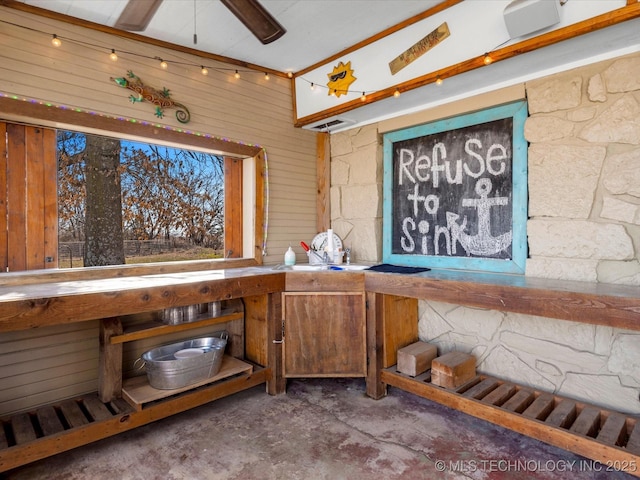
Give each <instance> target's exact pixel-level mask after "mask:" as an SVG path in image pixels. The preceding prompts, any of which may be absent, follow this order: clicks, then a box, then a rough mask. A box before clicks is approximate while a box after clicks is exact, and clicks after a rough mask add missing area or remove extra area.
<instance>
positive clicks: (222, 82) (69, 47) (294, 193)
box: [0, 6, 317, 415]
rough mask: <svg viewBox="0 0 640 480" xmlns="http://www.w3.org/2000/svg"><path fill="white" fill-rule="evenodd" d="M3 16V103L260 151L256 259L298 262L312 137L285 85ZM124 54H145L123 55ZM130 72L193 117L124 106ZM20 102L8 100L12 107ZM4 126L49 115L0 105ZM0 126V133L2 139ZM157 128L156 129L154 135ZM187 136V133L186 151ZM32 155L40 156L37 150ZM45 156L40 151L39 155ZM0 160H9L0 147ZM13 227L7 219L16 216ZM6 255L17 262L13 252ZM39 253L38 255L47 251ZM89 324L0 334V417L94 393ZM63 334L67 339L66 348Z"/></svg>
mask: <svg viewBox="0 0 640 480" xmlns="http://www.w3.org/2000/svg"><path fill="white" fill-rule="evenodd" d="M0 17H1V18H2V19H3V20H4V21H6V22H7V23H2V24H0V65H2V68H0V95H7V97H3V98H4V99H5V100H7V99H8V98H13V97H14V96H15V97H16V98H25V99H28V100H29V101H34V102H38V103H40V104H47V103H51V104H52V105H53V106H52V107H51V109H52V110H53V109H55V106H56V105H60V106H65V107H67V108H79V109H80V110H83V111H92V112H96V113H97V114H98V116H101V115H108V116H113V117H125V118H132V119H138V120H140V121H144V122H149V123H152V124H155V123H158V124H160V125H162V126H166V127H167V128H173V129H178V128H181V129H184V130H185V131H187V130H188V131H189V132H198V133H199V136H198V137H197V138H202V136H203V135H210V136H212V137H214V138H219V139H223V140H224V141H225V142H226V141H232V142H238V143H241V144H245V145H259V146H260V147H262V148H264V149H265V152H266V158H267V162H268V170H267V171H265V172H264V176H265V179H267V180H268V191H269V199H268V202H265V200H264V199H256V205H255V208H262V206H263V205H265V204H267V203H268V206H269V215H268V229H269V230H268V244H267V250H266V251H267V255H266V256H265V257H264V259H263V260H264V262H265V263H266V264H269V263H271V264H275V263H279V262H282V256H283V254H284V252H285V250H286V248H287V247H288V245H289V244H290V243H291V244H292V245H294V248H296V249H298V250H299V254H300V258H301V260H302V258H303V255H302V250H301V249H300V248H299V247H297V245H298V244H299V241H300V240H304V241H306V242H307V243H309V242H310V241H311V239H312V238H313V236H314V235H315V234H316V233H317V230H316V187H317V177H316V134H315V133H314V132H310V131H307V130H302V129H298V128H294V127H293V120H292V119H293V111H292V105H293V102H292V99H291V95H292V93H291V80H290V79H288V78H286V77H284V76H277V75H271V78H270V80H268V81H267V80H265V79H264V74H263V72H253V73H250V72H246V73H245V69H243V68H240V73H241V78H240V79H235V78H234V76H233V73H234V71H235V69H236V68H238V67H237V66H233V65H227V64H224V63H221V62H219V61H215V60H209V59H204V60H203V59H201V58H200V57H198V56H196V55H194V54H193V53H189V52H179V51H174V50H170V49H168V48H165V47H160V46H153V45H149V44H145V43H140V42H136V41H135V40H132V39H126V38H121V37H115V36H111V35H109V34H107V33H105V32H97V31H92V30H88V29H85V28H82V27H80V26H78V25H73V24H68V23H64V22H60V21H56V20H54V19H47V18H42V17H38V16H35V15H32V14H30V13H27V12H22V11H18V10H14V9H10V8H6V7H3V6H0ZM16 25H20V26H23V27H26V28H20V27H18V26H16ZM42 32H55V33H56V34H57V35H58V36H59V37H60V38H68V39H76V40H79V41H84V42H88V43H91V44H93V45H104V46H108V49H105V50H104V51H103V50H101V49H100V48H89V47H87V46H83V45H81V44H78V43H75V42H73V41H63V44H62V46H61V47H60V48H54V47H52V46H51V34H49V33H42ZM111 48H113V49H115V50H116V51H118V55H119V59H118V61H117V62H112V61H111V60H109V56H108V53H109V52H110V51H111V50H110V49H111ZM120 52H123V53H122V54H121V53H120ZM124 52H135V53H137V54H140V55H144V56H133V55H126V54H125V53H124ZM156 56H159V57H162V58H165V59H167V60H168V61H169V62H171V61H177V62H185V63H187V64H189V63H190V64H194V63H195V64H196V65H201V64H203V63H204V64H206V65H207V66H208V67H210V68H209V75H207V76H206V77H205V76H204V75H202V74H201V73H200V69H199V67H190V66H188V65H178V64H176V63H170V64H169V68H168V69H167V70H162V69H161V68H159V65H158V62H157V60H155V59H154V57H156ZM128 70H132V71H133V72H134V73H135V74H136V75H138V76H139V77H140V78H141V79H142V80H143V81H144V82H145V83H146V84H148V85H150V86H153V87H156V88H162V87H166V88H168V89H169V90H170V91H171V94H172V98H173V99H175V101H178V102H180V103H183V104H184V105H187V106H188V108H189V110H190V113H191V121H190V122H189V124H188V125H186V126H185V125H182V124H179V123H178V122H177V120H176V118H175V111H173V110H167V111H166V112H165V117H164V118H163V119H158V118H156V117H155V115H154V107H153V105H151V104H149V103H145V102H142V103H136V104H133V103H131V102H130V101H129V99H128V97H129V95H130V93H131V92H130V91H129V90H127V89H124V88H121V87H119V86H118V85H116V84H115V83H114V82H113V81H111V77H114V78H117V77H122V76H124V75H126V73H127V71H128ZM22 101H23V100H15V102H17V103H18V105H20V102H22ZM87 115H89V114H87ZM2 121H10V122H12V123H26V124H32V125H36V126H49V127H56V126H57V125H54V124H53V120H52V119H51V118H39V119H38V118H36V119H34V118H25V117H21V116H18V117H16V116H15V115H14V114H12V115H7V114H6V112H4V113H3V112H2V111H1V110H0V125H1V123H2ZM65 127H71V125H65ZM80 127H81V125H80ZM3 128H4V127H3V126H0V135H1V136H2V138H4V131H2V129H3ZM161 130H162V127H161V128H158V131H161ZM195 137H196V135H193V134H190V133H185V134H184V145H188V143H189V141H190V139H191V138H195ZM0 145H1V146H0V149H4V148H5V142H0ZM31 148H33V147H31ZM221 153H223V154H224V153H228V152H224V151H223V152H221ZM34 154H35V155H39V153H35V151H34ZM42 154H43V155H45V154H47V153H46V152H44V151H43V153H42ZM0 155H2V158H6V154H3V151H2V150H0ZM25 168H27V166H25ZM29 168H30V167H29ZM52 173H53V174H54V175H55V172H51V171H47V170H45V172H44V175H45V176H46V175H51V174H52ZM6 174H7V171H6V169H5V168H0V190H2V189H3V188H5V186H6V181H5V179H3V178H2V176H3V175H6ZM27 174H29V179H28V185H29V187H28V188H29V189H31V188H32V186H31V182H32V178H31V177H33V175H34V173H29V172H27V171H25V175H27ZM38 175H39V174H38ZM54 185H56V181H55V177H53V176H51V177H50V178H49V179H48V180H46V181H45V183H44V184H42V185H40V187H38V188H40V189H41V191H42V192H43V194H44V195H45V197H46V198H50V197H47V194H48V193H47V192H48V190H47V189H48V188H51V187H53V186H54ZM25 188H26V186H25ZM33 188H36V187H33ZM6 198H7V195H6V192H1V191H0V245H2V244H6V243H7V240H6V238H5V239H4V241H3V239H2V235H6V228H4V227H6V225H5V224H2V222H5V223H6V221H5V219H6V215H5V213H6V210H4V211H3V209H6V207H7V205H6V204H5V203H3V199H6ZM35 202H37V205H39V206H38V208H40V206H41V207H42V208H44V211H45V212H48V211H49V207H50V206H52V205H53V204H52V203H51V202H50V201H49V200H46V199H45V200H41V199H38V200H35ZM24 212H26V209H25V210H23V213H24ZM43 215H45V216H46V215H47V214H46V213H45V214H43ZM27 217H29V216H27ZM12 221H15V214H14V216H13V217H12ZM29 221H30V218H29ZM38 221H39V220H38ZM51 233H52V232H50V231H49V230H48V226H46V225H45V232H44V233H43V237H41V240H40V241H41V242H44V244H45V245H47V242H51V241H52V238H54V237H53V236H51V235H50V234H51ZM25 235H26V234H25ZM25 245H26V242H25ZM261 247H262V246H261V245H259V246H257V248H261ZM45 250H47V249H46V248H45ZM234 250H235V249H234ZM47 251H48V250H47ZM12 252H13V250H12ZM12 254H13V255H14V257H15V258H17V252H13V253H12ZM39 255H40V260H41V259H42V258H43V255H45V256H46V255H49V253H44V252H43V253H40V254H39ZM54 255H55V253H54ZM23 256H24V261H25V263H26V261H27V257H28V256H29V255H28V253H27V252H26V250H25V252H24V254H23ZM0 261H2V265H3V266H5V269H6V265H7V264H8V261H9V260H8V252H7V250H4V251H3V250H2V249H1V248H0ZM30 265H35V264H33V263H30ZM0 268H2V266H0ZM90 325H91V326H90V327H89V326H88V325H85V324H84V323H79V324H74V325H73V326H65V327H56V328H51V329H45V330H40V329H38V331H33V332H17V333H15V334H12V335H4V334H3V335H2V336H0V385H2V386H3V387H2V393H1V395H2V398H0V415H5V414H8V413H13V412H16V411H22V410H27V409H29V408H32V407H33V406H37V405H41V404H46V403H49V402H54V401H57V400H59V399H63V398H67V397H70V396H75V395H79V394H82V393H85V392H90V391H93V390H95V388H96V382H97V376H98V375H97V353H98V340H97V338H98V328H97V324H94V323H91V324H90ZM45 333H46V335H45ZM47 335H49V336H51V339H52V340H51V343H47V344H46V345H44V344H43V343H42V342H43V338H42V337H43V336H47ZM70 337H72V338H73V340H69V341H67V340H68V339H69V338H70ZM163 340H168V339H163ZM148 346H149V345H146V344H144V345H139V346H138V345H127V349H126V350H125V362H128V363H130V362H131V360H132V359H134V358H135V357H136V356H137V355H138V354H139V351H140V349H143V348H147V347H148ZM69 348H71V349H72V350H73V351H74V352H75V353H74V354H73V355H71V354H70V353H69V352H68V351H67V350H68V349H69ZM41 349H44V350H45V351H46V355H45V356H44V357H43V356H40V353H41ZM49 359H51V360H52V361H53V360H56V361H57V359H66V363H65V365H66V366H65V367H64V368H62V367H60V366H54V365H52V366H51V367H49V366H48V364H49V363H51V362H50V361H49ZM62 361H64V360H62ZM129 368H130V367H129V366H128V365H127V369H129ZM5 385H7V387H6V390H5V387H4V386H5ZM9 385H11V386H9Z"/></svg>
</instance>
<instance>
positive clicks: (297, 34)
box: [19, 0, 442, 72]
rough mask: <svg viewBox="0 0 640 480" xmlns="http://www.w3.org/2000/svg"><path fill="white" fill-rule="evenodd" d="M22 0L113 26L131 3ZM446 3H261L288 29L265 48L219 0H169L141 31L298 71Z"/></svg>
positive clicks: (263, 0) (323, 0) (355, 0)
mask: <svg viewBox="0 0 640 480" xmlns="http://www.w3.org/2000/svg"><path fill="white" fill-rule="evenodd" d="M19 1H22V2H23V3H26V4H28V5H33V6H36V7H40V8H44V9H47V10H52V11H54V12H58V13H63V14H65V15H69V16H72V17H76V18H80V19H83V20H89V21H91V22H95V23H98V24H101V25H108V26H113V25H114V24H115V23H116V21H117V20H118V17H119V16H120V13H121V12H122V10H123V9H124V7H125V5H126V4H127V0H19ZM441 1H442V0H261V2H260V3H261V4H262V5H263V6H264V7H265V8H266V9H267V10H268V11H269V13H271V15H273V16H274V17H275V18H276V19H277V20H278V22H279V23H280V24H281V25H282V26H283V27H284V28H285V29H286V30H287V32H286V33H285V34H284V36H282V37H281V38H279V39H278V40H276V41H274V42H273V43H270V44H268V45H263V44H262V43H260V41H259V40H258V39H257V38H255V37H254V36H253V35H252V34H251V32H249V31H248V30H247V29H246V27H245V26H244V25H243V24H242V23H241V22H240V20H238V19H237V18H236V17H235V16H234V15H233V14H232V13H231V12H230V11H229V10H228V9H227V8H226V7H225V6H224V5H223V4H222V3H221V2H220V1H219V0H164V1H163V2H162V4H161V5H160V8H159V9H158V11H157V12H156V14H155V15H154V17H153V19H152V20H151V22H150V23H149V26H148V27H147V29H146V30H145V31H144V32H136V33H140V34H142V35H145V36H148V37H152V38H156V39H159V40H164V41H167V42H170V43H174V44H176V45H182V46H186V47H190V48H196V49H198V50H202V51H204V52H208V53H213V54H216V55H223V56H225V57H230V58H234V59H237V60H242V61H245V62H248V63H252V64H255V65H260V66H262V67H268V68H271V69H273V70H278V71H282V72H285V71H292V72H296V71H299V70H302V69H304V68H306V67H308V66H310V65H313V64H315V63H317V62H319V61H322V60H325V59H326V58H328V57H330V56H331V55H334V54H336V53H338V52H340V51H342V50H344V49H345V48H347V47H350V46H352V45H354V44H356V43H358V42H360V41H362V40H365V39H367V38H369V37H371V36H372V35H374V34H376V33H379V32H381V31H383V30H385V29H386V28H388V27H390V26H393V25H396V24H398V23H400V22H402V21H403V20H406V19H408V18H410V17H412V16H414V15H416V14H418V13H421V12H423V11H425V10H428V9H429V8H430V7H432V6H433V5H436V4H438V3H441ZM194 9H195V18H194ZM194 30H195V33H197V39H198V43H197V44H196V45H194V43H193V34H194Z"/></svg>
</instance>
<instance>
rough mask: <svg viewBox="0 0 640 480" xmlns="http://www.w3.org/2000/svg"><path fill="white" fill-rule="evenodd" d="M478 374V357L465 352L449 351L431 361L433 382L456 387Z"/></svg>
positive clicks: (440, 385)
mask: <svg viewBox="0 0 640 480" xmlns="http://www.w3.org/2000/svg"><path fill="white" fill-rule="evenodd" d="M475 376H476V359H475V357H474V356H473V355H469V354H468V353H463V352H449V353H445V354H444V355H441V356H440V357H437V358H434V359H433V361H432V362H431V383H433V384H434V385H438V386H439V387H444V388H456V387H459V386H460V385H462V384H464V383H466V382H468V381H469V380H471V379H472V378H473V377H475Z"/></svg>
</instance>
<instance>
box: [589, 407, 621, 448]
mask: <svg viewBox="0 0 640 480" xmlns="http://www.w3.org/2000/svg"><path fill="white" fill-rule="evenodd" d="M626 438H627V418H626V417H625V416H624V415H622V414H620V413H609V416H608V417H607V420H606V421H605V422H604V425H603V426H602V430H600V433H599V434H598V436H597V437H596V440H599V441H601V442H603V443H606V444H609V445H618V446H622V445H623V444H624V441H625V440H626Z"/></svg>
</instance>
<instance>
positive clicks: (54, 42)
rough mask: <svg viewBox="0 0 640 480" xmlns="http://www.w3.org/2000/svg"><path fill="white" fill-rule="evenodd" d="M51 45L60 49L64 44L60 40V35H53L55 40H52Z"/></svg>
mask: <svg viewBox="0 0 640 480" xmlns="http://www.w3.org/2000/svg"><path fill="white" fill-rule="evenodd" d="M51 45H53V46H54V47H59V46H60V45H62V42H61V41H60V39H59V38H58V35H56V34H55V33H54V34H53V38H52V39H51Z"/></svg>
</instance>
